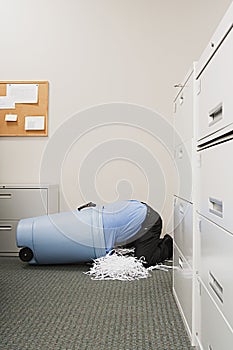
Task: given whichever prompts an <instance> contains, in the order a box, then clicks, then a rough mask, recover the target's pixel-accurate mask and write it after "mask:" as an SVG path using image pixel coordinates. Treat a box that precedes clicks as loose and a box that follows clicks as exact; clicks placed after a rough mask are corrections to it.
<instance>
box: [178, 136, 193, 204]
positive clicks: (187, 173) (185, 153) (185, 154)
mask: <svg viewBox="0 0 233 350" xmlns="http://www.w3.org/2000/svg"><path fill="white" fill-rule="evenodd" d="M192 142H193V141H192V140H189V141H187V142H185V143H183V144H181V145H179V146H177V147H176V148H175V164H176V167H177V171H178V181H179V187H178V190H177V191H176V193H175V194H176V195H177V196H178V197H181V198H184V199H186V200H188V201H192Z"/></svg>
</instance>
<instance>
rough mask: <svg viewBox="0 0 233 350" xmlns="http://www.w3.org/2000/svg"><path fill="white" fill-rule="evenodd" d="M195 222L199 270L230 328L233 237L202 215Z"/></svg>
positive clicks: (232, 321)
mask: <svg viewBox="0 0 233 350" xmlns="http://www.w3.org/2000/svg"><path fill="white" fill-rule="evenodd" d="M198 220H199V225H198V226H199V235H200V257H199V261H198V271H199V274H200V277H201V279H202V281H203V283H204V284H205V285H206V288H207V289H208V291H209V293H210V294H211V296H212V297H213V299H214V300H215V302H216V304H217V305H218V306H219V309H220V310H221V311H222V312H223V314H224V315H225V316H226V318H227V319H228V320H229V322H230V324H231V326H232V327H233V308H232V295H233V283H232V276H233V254H232V252H233V235H232V234H230V233H229V232H227V231H225V230H224V229H222V228H221V227H219V226H218V225H216V224H214V223H213V222H211V221H209V220H207V219H205V218H204V217H202V216H199V217H198Z"/></svg>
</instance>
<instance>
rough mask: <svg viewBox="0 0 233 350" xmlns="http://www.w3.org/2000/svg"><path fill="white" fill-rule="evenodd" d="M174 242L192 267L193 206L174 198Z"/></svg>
mask: <svg viewBox="0 0 233 350" xmlns="http://www.w3.org/2000/svg"><path fill="white" fill-rule="evenodd" d="M174 241H175V243H176V245H177V246H178V247H179V249H180V250H181V252H182V254H183V255H184V257H185V259H186V260H187V261H188V263H189V264H190V266H192V265H193V205H192V204H191V203H189V202H187V201H185V200H182V199H181V198H177V197H175V198H174Z"/></svg>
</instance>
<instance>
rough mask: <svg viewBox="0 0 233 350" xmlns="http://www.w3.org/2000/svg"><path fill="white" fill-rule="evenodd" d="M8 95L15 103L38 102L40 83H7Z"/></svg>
mask: <svg viewBox="0 0 233 350" xmlns="http://www.w3.org/2000/svg"><path fill="white" fill-rule="evenodd" d="M7 97H9V98H11V99H12V100H13V101H14V102H15V103H37V102H38V84H7Z"/></svg>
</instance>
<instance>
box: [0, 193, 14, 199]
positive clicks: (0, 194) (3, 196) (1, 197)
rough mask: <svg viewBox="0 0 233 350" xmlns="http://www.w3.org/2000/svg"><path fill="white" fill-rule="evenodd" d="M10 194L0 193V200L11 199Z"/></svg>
mask: <svg viewBox="0 0 233 350" xmlns="http://www.w3.org/2000/svg"><path fill="white" fill-rule="evenodd" d="M11 196H12V194H11V193H0V199H11Z"/></svg>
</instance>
